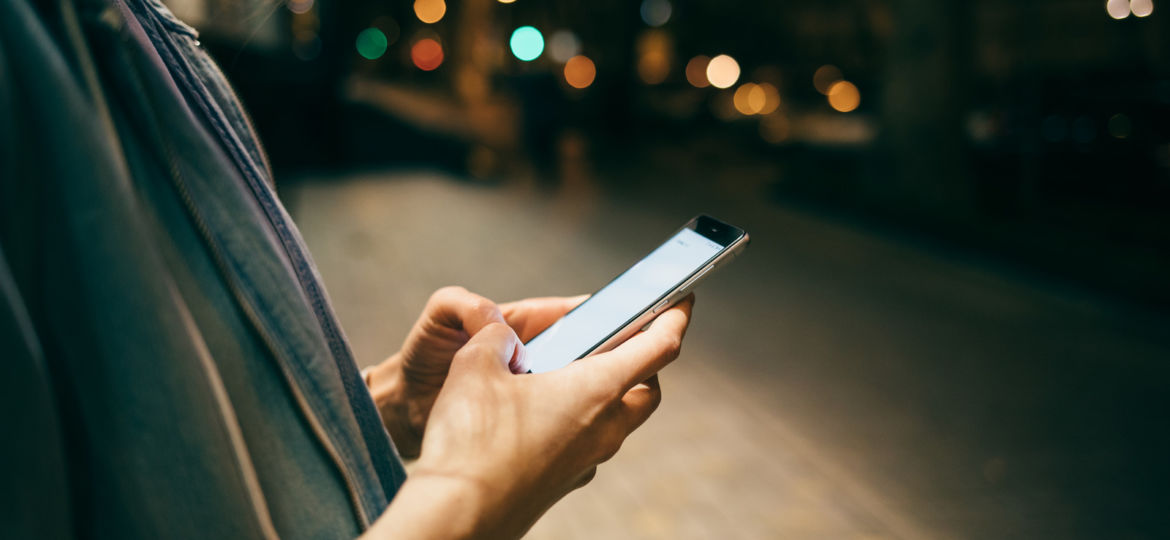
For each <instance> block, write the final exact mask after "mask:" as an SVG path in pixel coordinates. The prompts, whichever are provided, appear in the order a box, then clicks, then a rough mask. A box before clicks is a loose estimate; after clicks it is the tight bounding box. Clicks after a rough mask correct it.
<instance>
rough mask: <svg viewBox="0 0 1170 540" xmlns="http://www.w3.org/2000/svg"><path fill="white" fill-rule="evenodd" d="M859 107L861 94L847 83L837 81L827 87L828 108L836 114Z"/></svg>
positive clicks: (852, 85) (851, 84) (855, 87)
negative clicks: (836, 112)
mask: <svg viewBox="0 0 1170 540" xmlns="http://www.w3.org/2000/svg"><path fill="white" fill-rule="evenodd" d="M858 105H861V92H860V91H858V90H857V86H855V85H854V84H853V83H851V82H849V81H837V82H835V83H833V85H832V86H830V87H829V106H830V107H832V108H833V109H834V110H836V111H838V112H849V111H852V110H854V109H856V108H857V106H858Z"/></svg>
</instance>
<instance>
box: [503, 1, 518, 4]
mask: <svg viewBox="0 0 1170 540" xmlns="http://www.w3.org/2000/svg"><path fill="white" fill-rule="evenodd" d="M515 1H516V0H500V3H501V4H511V3H512V2H515Z"/></svg>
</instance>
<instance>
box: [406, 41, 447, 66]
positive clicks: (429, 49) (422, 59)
mask: <svg viewBox="0 0 1170 540" xmlns="http://www.w3.org/2000/svg"><path fill="white" fill-rule="evenodd" d="M410 61H411V62H414V65H415V67H417V68H419V69H421V70H423V71H434V70H435V69H438V67H439V66H441V65H442V64H443V46H442V45H439V42H438V41H435V40H433V39H431V38H424V39H420V40H418V41H416V42H414V45H412V46H411V47H410Z"/></svg>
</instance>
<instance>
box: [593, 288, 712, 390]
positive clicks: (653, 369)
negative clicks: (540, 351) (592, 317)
mask: <svg viewBox="0 0 1170 540" xmlns="http://www.w3.org/2000/svg"><path fill="white" fill-rule="evenodd" d="M694 304H695V297H694V295H693V294H692V295H688V296H687V297H686V298H684V299H683V300H682V301H681V302H679V303H678V304H675V305H674V307H672V308H670V309H668V310H666V311H664V312H663V313H662V314H661V315H659V316H658V318H657V319H654V322H653V323H651V325H650V328H649V329H647V330H646V331H645V332H642V333H640V334H638V335H636V336H634V337H632V338H630V339H629V340H628V341H626V342H625V343H623V344H621V345H618V347H617V348H615V349H614V350H612V351H609V352H607V353H602V354H599V355H597V356H594V357H592V358H586V359H584V360H581V361H579V362H576V363H583V362H585V361H586V360H588V364H590V365H598V366H600V367H601V368H602V369H603V370H605V371H607V372H609V377H610V379H609V380H608V381H606V382H604V383H603V384H611V385H614V386H616V387H617V388H619V389H620V390H621V392H623V393H624V392H626V391H628V390H629V389H630V388H632V387H633V386H634V385H636V384H638V383H640V382H642V381H645V380H647V379H649V378H650V377H651V376H653V375H654V374H655V373H658V372H659V371H661V370H662V368H664V367H666V365H667V364H669V363H671V362H672V361H674V359H675V358H677V357H678V354H679V351H680V350H681V348H682V339H683V336H685V335H686V332H687V325H689V324H690V320H691V309H692V308H693V307H694ZM570 365H572V364H570Z"/></svg>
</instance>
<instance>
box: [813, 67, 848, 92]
mask: <svg viewBox="0 0 1170 540" xmlns="http://www.w3.org/2000/svg"><path fill="white" fill-rule="evenodd" d="M844 78H845V77H844V76H842V75H841V70H839V69H837V66H834V65H832V64H825V65H823V66H821V67H819V68H817V70H816V72H814V73H813V86H814V87H815V88H816V89H817V92H820V93H822V94H824V95H826V96H827V95H829V88H830V87H832V86H833V84H834V83H836V82H837V81H840V80H843V79H844Z"/></svg>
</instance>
